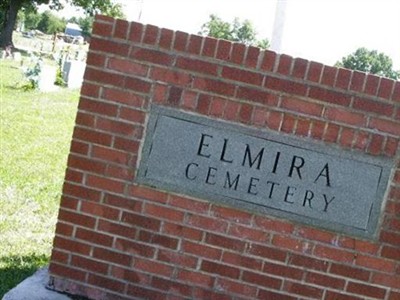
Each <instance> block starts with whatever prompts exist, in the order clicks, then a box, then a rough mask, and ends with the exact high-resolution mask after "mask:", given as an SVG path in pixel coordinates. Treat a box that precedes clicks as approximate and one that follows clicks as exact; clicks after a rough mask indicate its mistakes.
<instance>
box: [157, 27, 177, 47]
mask: <svg viewBox="0 0 400 300" xmlns="http://www.w3.org/2000/svg"><path fill="white" fill-rule="evenodd" d="M173 39H174V32H173V31H172V30H170V29H167V28H161V33H160V40H159V42H158V44H159V46H160V48H164V49H171V46H172V41H173Z"/></svg>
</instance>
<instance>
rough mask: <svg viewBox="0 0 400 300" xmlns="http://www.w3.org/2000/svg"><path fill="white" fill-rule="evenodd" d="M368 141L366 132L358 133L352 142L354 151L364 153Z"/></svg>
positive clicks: (368, 136)
mask: <svg viewBox="0 0 400 300" xmlns="http://www.w3.org/2000/svg"><path fill="white" fill-rule="evenodd" d="M369 141H370V134H369V133H368V132H366V131H358V132H357V134H356V136H355V138H354V142H353V147H354V148H355V149H359V150H363V151H365V150H366V148H367V146H368V144H369Z"/></svg>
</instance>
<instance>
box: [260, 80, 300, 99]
mask: <svg viewBox="0 0 400 300" xmlns="http://www.w3.org/2000/svg"><path fill="white" fill-rule="evenodd" d="M264 86H265V87H266V88H268V89H272V90H275V91H279V92H285V93H288V94H294V95H299V96H305V95H306V93H307V89H308V87H307V86H306V85H305V84H303V83H299V82H295V81H288V80H283V79H279V78H274V77H266V80H265V84H264Z"/></svg>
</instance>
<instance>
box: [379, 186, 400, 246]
mask: <svg viewBox="0 0 400 300" xmlns="http://www.w3.org/2000/svg"><path fill="white" fill-rule="evenodd" d="M392 189H393V188H392ZM398 195H400V188H399V189H398ZM391 198H393V199H395V198H397V199H400V198H399V197H395V196H392V197H391ZM379 240H380V241H381V242H383V243H386V244H389V245H392V246H399V245H400V233H395V232H390V231H384V230H382V231H381V234H380V237H379Z"/></svg>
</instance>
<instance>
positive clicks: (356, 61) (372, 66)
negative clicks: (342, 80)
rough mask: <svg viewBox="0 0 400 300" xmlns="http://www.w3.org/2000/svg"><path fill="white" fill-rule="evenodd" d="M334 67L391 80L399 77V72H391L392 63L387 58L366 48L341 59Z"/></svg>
mask: <svg viewBox="0 0 400 300" xmlns="http://www.w3.org/2000/svg"><path fill="white" fill-rule="evenodd" d="M335 66H337V67H343V68H347V69H351V70H357V71H361V72H367V73H372V74H376V75H378V76H384V77H388V78H393V79H397V78H399V77H400V71H395V70H393V62H392V59H391V58H390V57H389V56H387V55H386V54H384V53H380V52H378V51H376V50H368V49H366V48H358V49H357V50H356V51H355V52H354V53H352V54H349V55H348V56H346V57H343V58H342V60H341V61H338V62H337V63H336V64H335Z"/></svg>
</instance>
